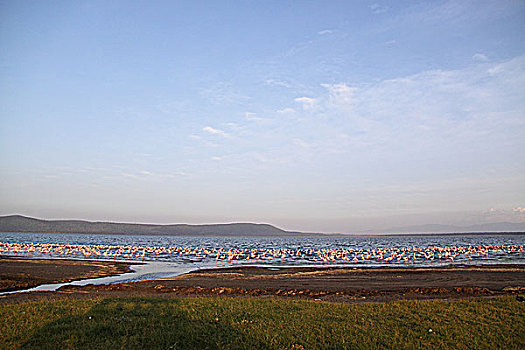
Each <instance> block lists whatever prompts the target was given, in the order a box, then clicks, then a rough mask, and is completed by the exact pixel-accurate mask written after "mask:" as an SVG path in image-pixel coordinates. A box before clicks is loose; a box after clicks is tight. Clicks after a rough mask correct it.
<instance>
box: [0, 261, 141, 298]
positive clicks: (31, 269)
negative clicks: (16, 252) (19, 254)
mask: <svg viewBox="0 0 525 350" xmlns="http://www.w3.org/2000/svg"><path fill="white" fill-rule="evenodd" d="M130 271H131V269H130V268H129V263H122V262H116V261H96V260H72V259H68V260H65V259H18V258H5V257H0V292H7V291H13V290H19V289H27V288H32V287H36V286H39V285H41V284H47V283H63V282H70V281H73V280H78V279H86V278H97V277H106V276H112V275H117V274H121V273H125V272H130Z"/></svg>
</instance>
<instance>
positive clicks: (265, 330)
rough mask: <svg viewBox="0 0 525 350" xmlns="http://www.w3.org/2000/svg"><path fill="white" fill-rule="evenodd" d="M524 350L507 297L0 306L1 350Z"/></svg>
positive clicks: (522, 311) (523, 312)
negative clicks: (370, 301) (378, 301)
mask: <svg viewBox="0 0 525 350" xmlns="http://www.w3.org/2000/svg"><path fill="white" fill-rule="evenodd" d="M303 347H304V348H305V349H346V348H348V349H378V348H394V349H401V348H402V349H405V348H416V349H420V348H432V349H434V348H435V349H438V348H442V349H497V348H502V349H525V304H524V303H519V302H518V301H516V300H515V299H514V298H511V297H506V298H495V299H480V300H473V301H400V302H390V303H381V304H360V305H348V304H328V303H318V302H313V301H300V300H283V299H241V298H183V299H154V298H150V299H144V298H134V299H116V298H115V299H88V300H65V301H47V302H29V303H24V304H18V305H2V306H0V348H3V349H17V348H22V349H302V348H303Z"/></svg>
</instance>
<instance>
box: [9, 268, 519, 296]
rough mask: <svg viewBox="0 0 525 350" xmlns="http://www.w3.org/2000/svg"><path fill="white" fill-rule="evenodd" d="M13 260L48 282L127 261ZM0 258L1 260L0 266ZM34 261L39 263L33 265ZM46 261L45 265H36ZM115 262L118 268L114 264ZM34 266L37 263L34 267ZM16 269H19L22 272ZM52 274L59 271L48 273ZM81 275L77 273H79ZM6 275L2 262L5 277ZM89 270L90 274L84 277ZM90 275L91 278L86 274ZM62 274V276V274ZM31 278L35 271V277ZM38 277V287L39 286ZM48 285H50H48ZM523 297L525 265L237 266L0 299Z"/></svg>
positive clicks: (22, 270) (23, 271)
mask: <svg viewBox="0 0 525 350" xmlns="http://www.w3.org/2000/svg"><path fill="white" fill-rule="evenodd" d="M8 260H11V262H10V263H8V264H7V265H9V266H10V269H11V270H10V271H11V275H13V274H29V273H28V270H27V269H26V267H32V268H33V269H34V271H35V273H36V274H38V271H42V272H44V271H45V273H46V275H45V276H47V278H48V280H49V279H51V275H49V274H53V275H52V277H53V278H55V280H59V281H64V280H68V279H77V278H90V277H93V276H94V275H95V274H97V273H98V274H101V275H103V274H104V273H108V274H109V273H110V272H114V271H117V270H118V271H122V269H126V268H127V264H126V263H116V262H100V261H91V262H90V261H77V260H73V261H71V260H60V261H56V260H30V261H25V260H21V261H19V262H16V260H12V259H8ZM1 261H2V260H0V262H1ZM32 264H33V265H32ZM39 264H41V266H40V267H38V265H39ZM112 264H113V265H112ZM35 265H36V266H35ZM17 268H18V270H17ZM50 269H52V270H53V271H52V272H51V271H49V270H50ZM75 272H77V273H78V274H77V275H76V276H75V275H74V273H75ZM1 273H5V270H4V269H3V267H2V265H1V264H0V274H1ZM82 273H84V275H82ZM86 273H87V274H90V276H89V277H85V276H86ZM61 274H62V275H61ZM29 275H31V274H29ZM39 278H40V279H38V280H37V279H36V278H35V281H34V283H38V282H39V281H40V280H41V278H42V276H40V277H39ZM46 283H48V282H46ZM524 292H525V265H486V266H475V267H474V266H452V267H434V268H423V267H381V268H351V267H347V268H335V267H332V268H329V267H328V268H316V267H290V268H279V269H276V268H264V267H231V268H219V269H208V270H198V271H194V272H191V273H188V274H185V275H181V276H177V277H171V278H163V279H155V280H146V281H139V282H130V283H121V284H110V285H86V286H63V287H61V288H60V289H59V290H58V291H57V292H31V293H16V294H11V295H4V296H2V297H1V298H0V302H8V303H9V302H22V301H28V300H40V299H61V298H85V297H88V298H89V297H94V296H96V297H164V298H170V297H185V296H231V297H259V298H275V297H278V298H300V299H313V300H317V301H330V302H351V303H355V302H370V301H373V302H381V301H390V300H401V299H457V298H469V297H491V296H498V295H508V294H516V295H518V294H523V293H524Z"/></svg>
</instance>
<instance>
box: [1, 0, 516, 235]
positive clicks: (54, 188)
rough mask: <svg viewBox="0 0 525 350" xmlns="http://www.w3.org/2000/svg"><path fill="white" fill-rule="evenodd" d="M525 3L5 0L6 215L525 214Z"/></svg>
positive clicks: (399, 220)
mask: <svg viewBox="0 0 525 350" xmlns="http://www.w3.org/2000/svg"><path fill="white" fill-rule="evenodd" d="M524 149H525V2H523V1H520V0H516V1H506V0H497V1H496V0H495V1H468V0H459V1H440V0H433V1H401V0H399V1H397V0H396V1H365V0H363V1H285V0H278V1H38V2H36V1H0V215H8V214H23V215H28V216H34V217H39V218H47V219H59V218H60V219H63V218H76V219H87V220H110V221H126V222H149V223H195V224H196V223H223V222H260V223H270V224H274V225H276V226H278V227H281V228H284V229H289V230H303V231H314V232H347V233H351V232H360V231H366V230H372V231H374V230H376V231H380V230H382V229H385V228H388V227H396V226H409V225H417V224H430V223H432V224H434V223H438V224H455V225H469V224H479V223H486V222H498V221H510V222H525V156H524V154H525V152H524Z"/></svg>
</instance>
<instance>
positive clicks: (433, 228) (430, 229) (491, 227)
mask: <svg viewBox="0 0 525 350" xmlns="http://www.w3.org/2000/svg"><path fill="white" fill-rule="evenodd" d="M385 232H388V233H468V232H476V233H480V232H525V223H516V222H491V223H487V224H478V225H470V226H456V225H440V224H429V225H416V226H404V227H392V228H389V229H388V230H385Z"/></svg>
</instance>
